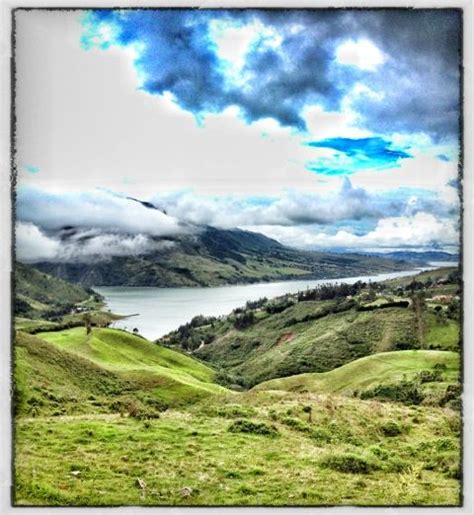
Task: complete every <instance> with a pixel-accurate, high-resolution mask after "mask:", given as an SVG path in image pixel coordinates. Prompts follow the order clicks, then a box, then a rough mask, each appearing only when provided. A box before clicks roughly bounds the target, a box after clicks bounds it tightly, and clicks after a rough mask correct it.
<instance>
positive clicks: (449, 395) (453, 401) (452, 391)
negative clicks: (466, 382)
mask: <svg viewBox="0 0 474 515" xmlns="http://www.w3.org/2000/svg"><path fill="white" fill-rule="evenodd" d="M439 405H440V406H446V405H447V406H449V407H450V408H452V409H460V408H461V385H460V384H450V385H448V387H447V388H446V392H445V393H444V395H443V397H442V399H441V400H440V401H439Z"/></svg>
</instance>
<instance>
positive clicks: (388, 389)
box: [360, 380, 425, 404]
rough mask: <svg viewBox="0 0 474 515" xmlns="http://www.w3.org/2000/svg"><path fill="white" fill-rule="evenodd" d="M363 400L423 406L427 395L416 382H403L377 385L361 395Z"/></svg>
mask: <svg viewBox="0 0 474 515" xmlns="http://www.w3.org/2000/svg"><path fill="white" fill-rule="evenodd" d="M360 398H361V399H373V398H377V399H379V400H381V401H397V402H403V403H404V404H421V403H422V401H423V400H424V398H425V395H424V394H423V392H422V391H421V389H420V383H419V382H418V381H416V380H412V381H407V380H403V381H400V382H399V383H392V384H386V385H377V386H374V387H373V388H371V389H369V390H365V391H363V392H361V393H360Z"/></svg>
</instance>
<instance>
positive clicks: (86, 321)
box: [82, 313, 92, 334]
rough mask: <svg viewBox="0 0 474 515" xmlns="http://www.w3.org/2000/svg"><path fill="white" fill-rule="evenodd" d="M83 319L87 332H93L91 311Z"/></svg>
mask: <svg viewBox="0 0 474 515" xmlns="http://www.w3.org/2000/svg"><path fill="white" fill-rule="evenodd" d="M82 320H83V321H84V326H85V328H86V334H91V332H92V318H91V316H90V313H86V314H85V315H84V316H83V317H82Z"/></svg>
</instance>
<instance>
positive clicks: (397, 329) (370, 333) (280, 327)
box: [195, 302, 416, 386]
mask: <svg viewBox="0 0 474 515" xmlns="http://www.w3.org/2000/svg"><path fill="white" fill-rule="evenodd" d="M326 305H327V302H326V303H324V302H301V303H298V304H296V305H294V306H292V307H290V308H288V309H287V310H285V311H284V312H283V313H280V314H275V315H270V316H266V317H265V318H263V319H260V320H258V321H257V323H255V324H254V325H253V326H251V327H249V328H247V329H245V330H241V331H238V330H236V329H234V328H233V326H232V324H231V323H230V322H227V321H223V322H220V323H221V324H222V327H220V328H219V327H217V329H215V330H216V332H217V338H216V339H215V340H214V341H213V342H212V343H210V344H208V345H206V346H204V347H203V348H202V349H200V350H198V351H196V352H195V355H196V356H198V357H200V358H202V359H205V360H208V361H209V362H211V363H214V364H216V365H218V366H222V367H225V368H226V369H227V370H229V371H231V372H233V373H237V374H240V375H242V376H243V377H245V378H246V379H247V380H248V382H249V384H250V385H252V386H253V385H255V384H257V383H259V382H261V381H265V380H268V379H272V378H275V377H282V376H288V375H293V374H297V373H301V372H305V371H315V372H324V371H327V370H331V369H333V368H336V367H339V366H341V365H343V364H345V363H347V362H349V361H352V360H354V359H357V358H360V357H363V356H366V355H368V354H372V353H374V352H380V351H387V350H393V349H395V348H397V346H403V345H408V346H416V334H415V328H414V324H415V319H414V315H413V312H412V311H411V310H409V309H403V308H390V309H384V310H380V311H371V312H356V311H353V310H351V311H346V312H343V313H337V314H331V315H328V316H326V317H324V318H321V319H319V320H314V321H309V322H302V323H297V324H293V325H290V326H287V324H288V322H289V321H290V320H291V319H296V320H301V319H302V318H303V317H304V316H306V315H308V314H314V313H316V312H318V310H320V309H322V308H323V307H324V306H326ZM216 325H217V326H218V325H219V322H218V323H217V324H215V326H216Z"/></svg>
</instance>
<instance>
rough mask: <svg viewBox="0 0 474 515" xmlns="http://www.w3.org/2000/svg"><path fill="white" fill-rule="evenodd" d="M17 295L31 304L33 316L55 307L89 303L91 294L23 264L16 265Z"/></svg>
mask: <svg viewBox="0 0 474 515" xmlns="http://www.w3.org/2000/svg"><path fill="white" fill-rule="evenodd" d="M15 293H16V296H17V298H18V299H21V300H22V301H25V302H27V303H28V304H29V306H30V307H31V309H30V310H29V312H30V313H31V314H35V315H37V314H41V313H42V312H44V311H48V310H50V309H51V308H54V307H62V306H67V305H72V304H76V303H79V302H84V301H87V300H88V299H89V298H90V293H88V292H86V291H85V290H84V289H83V288H81V287H80V286H78V285H76V284H71V283H68V282H66V281H63V280H62V279H58V278H57V277H53V276H51V275H48V274H45V273H42V272H39V271H38V270H36V269H35V268H33V267H32V266H29V265H25V264H23V263H19V262H16V263H15Z"/></svg>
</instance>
